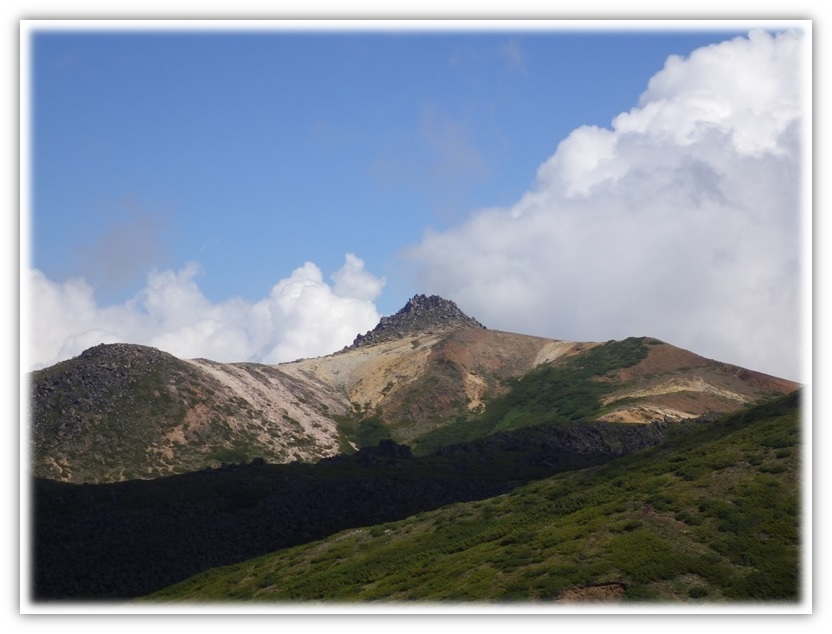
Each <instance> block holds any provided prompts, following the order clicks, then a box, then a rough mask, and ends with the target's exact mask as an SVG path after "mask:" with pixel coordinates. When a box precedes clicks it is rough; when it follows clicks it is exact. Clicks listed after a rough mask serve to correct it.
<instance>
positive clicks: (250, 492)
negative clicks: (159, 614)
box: [32, 423, 667, 601]
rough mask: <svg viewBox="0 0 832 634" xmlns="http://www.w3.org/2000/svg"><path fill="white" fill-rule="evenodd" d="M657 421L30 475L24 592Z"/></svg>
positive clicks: (571, 453) (492, 480) (539, 467)
mask: <svg viewBox="0 0 832 634" xmlns="http://www.w3.org/2000/svg"><path fill="white" fill-rule="evenodd" d="M666 427H667V426H666V425H665V424H663V423H661V424H660V423H657V424H653V425H647V426H632V425H616V424H606V423H559V424H553V425H540V426H537V427H528V428H524V429H521V430H514V431H511V432H504V433H500V434H495V435H493V436H490V437H488V438H483V439H480V440H477V441H475V442H472V443H463V444H458V445H454V446H450V447H445V448H443V449H442V450H441V451H438V452H436V453H434V454H432V455H429V456H424V457H413V456H412V455H411V452H410V449H409V448H408V447H406V446H404V445H398V444H396V443H394V442H392V441H389V440H385V441H382V442H381V443H379V445H378V446H376V447H372V448H365V449H362V450H361V451H359V452H358V453H357V454H354V455H352V456H337V457H334V458H330V459H326V460H322V461H320V462H318V463H316V464H301V463H294V464H290V465H268V464H265V463H263V462H262V461H260V460H257V461H254V462H253V463H251V464H247V465H230V466H225V467H224V468H222V469H214V470H205V471H200V472H195V473H190V474H185V475H178V476H171V477H166V478H160V479H157V480H150V481H145V480H134V481H128V482H120V483H115V484H100V485H92V484H84V485H71V484H64V483H58V482H54V481H49V480H44V479H39V478H38V479H35V481H34V487H33V490H34V505H33V512H34V518H33V519H34V523H33V525H34V531H35V534H34V536H33V554H32V570H33V579H32V583H33V598H34V600H36V601H55V600H73V601H79V600H86V601H105V600H124V599H128V598H132V597H137V596H141V595H145V594H148V593H150V592H153V591H155V590H158V589H160V588H163V587H166V586H168V585H171V584H173V583H175V582H178V581H181V580H183V579H186V578H187V577H189V576H191V575H193V574H195V573H197V572H200V571H203V570H207V569H209V568H213V567H216V566H222V565H227V564H231V563H235V562H239V561H243V560H246V559H250V558H252V557H256V556H259V555H262V554H265V553H269V552H273V551H276V550H280V549H282V548H287V547H290V546H293V545H297V544H302V543H308V542H310V541H314V540H317V539H321V538H323V537H326V536H328V535H331V534H333V533H336V532H338V531H341V530H344V529H347V528H352V527H358V526H369V525H373V524H378V523H382V522H388V521H394V520H398V519H403V518H405V517H408V516H410V515H414V514H416V513H419V512H422V511H426V510H431V509H435V508H438V507H440V506H444V505H446V504H451V503H455V502H462V501H470V500H476V499H483V498H487V497H493V496H495V495H499V494H502V493H505V492H508V491H509V490H511V489H512V488H514V487H516V486H518V485H520V484H524V483H526V482H528V481H530V480H533V479H538V478H542V477H546V476H549V475H552V474H554V473H558V472H561V471H565V470H570V469H578V468H583V467H587V466H593V465H598V464H602V463H604V462H608V461H609V460H611V459H613V458H616V457H619V456H621V455H625V454H628V453H632V452H633V451H637V450H639V449H643V448H645V447H650V446H653V445H655V444H657V443H658V442H660V441H661V439H662V437H663V434H664V433H665V430H666Z"/></svg>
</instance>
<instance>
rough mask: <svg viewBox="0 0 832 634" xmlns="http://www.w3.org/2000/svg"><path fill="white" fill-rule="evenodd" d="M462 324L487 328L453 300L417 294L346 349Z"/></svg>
mask: <svg viewBox="0 0 832 634" xmlns="http://www.w3.org/2000/svg"><path fill="white" fill-rule="evenodd" d="M463 327H471V328H483V329H484V328H485V326H483V325H482V324H481V323H480V322H478V321H477V320H476V319H474V318H472V317H469V316H468V315H466V314H465V313H463V312H462V311H461V310H460V309H459V307H458V306H457V305H456V304H455V303H454V302H452V301H450V300H447V299H444V298H442V297H439V296H438V295H430V296H428V295H414V296H413V297H411V298H410V299H409V300H408V302H407V304H405V306H404V308H402V309H401V310H399V312H397V313H396V314H394V315H390V316H389V317H382V318H381V320H380V321H379V322H378V325H376V327H375V328H373V329H372V330H370V331H368V332H367V333H366V334H363V335H361V334H359V335H358V336H357V337H356V338H355V341H353V343H352V346H348V347H347V348H345V349H347V350H348V349H350V348H357V347H360V346H372V345H375V344H377V343H381V342H383V341H390V340H393V339H401V338H403V337H407V336H409V335H413V334H416V333H420V332H434V331H437V330H449V329H452V328H463Z"/></svg>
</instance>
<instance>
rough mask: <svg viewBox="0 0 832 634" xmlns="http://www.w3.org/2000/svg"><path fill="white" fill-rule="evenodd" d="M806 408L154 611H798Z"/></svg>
mask: <svg viewBox="0 0 832 634" xmlns="http://www.w3.org/2000/svg"><path fill="white" fill-rule="evenodd" d="M798 404H799V401H798V394H797V393H795V394H792V395H790V396H787V397H783V398H781V399H778V400H777V401H774V402H771V403H769V404H767V405H763V406H758V407H756V408H753V409H749V410H747V411H745V412H742V413H738V414H734V415H731V416H728V417H725V418H723V419H720V420H718V421H714V422H710V423H704V422H702V423H690V424H687V425H678V426H674V427H672V428H669V435H668V436H669V437H668V438H667V440H666V441H665V442H664V443H663V444H661V445H658V446H656V447H654V448H652V449H647V450H645V451H642V452H639V453H637V454H633V455H630V456H626V457H623V458H619V459H617V460H614V461H612V462H609V463H607V464H605V465H602V466H597V467H591V468H587V469H583V470H580V471H573V472H568V473H563V474H560V475H557V476H553V477H551V478H548V479H546V480H541V481H538V482H535V483H532V484H529V485H526V486H524V487H520V488H517V489H514V490H513V491H512V492H510V493H507V494H505V495H501V496H499V497H496V498H491V499H487V500H480V501H474V502H467V503H458V504H452V505H450V506H447V507H444V508H441V509H438V510H434V511H430V512H422V513H419V514H417V515H415V516H414V517H411V518H408V519H406V520H402V521H397V522H391V523H387V524H380V525H375V526H367V527H364V528H354V529H351V530H349V531H345V532H342V533H340V534H337V535H335V536H333V537H330V538H328V539H325V540H323V541H319V542H315V543H312V544H307V545H304V546H298V547H294V548H289V549H286V550H282V551H279V552H276V553H273V554H269V555H265V556H262V557H260V558H257V559H254V560H250V561H247V562H244V563H240V564H235V565H232V566H228V567H224V568H218V569H213V570H210V571H207V572H205V573H201V574H199V575H197V576H195V577H192V578H191V579H188V580H186V581H184V582H182V583H179V584H177V585H175V586H172V587H170V588H167V589H165V590H163V591H160V592H157V593H155V594H153V595H150V596H149V597H148V598H147V599H148V600H151V601H181V600H187V601H222V602H227V601H236V600H246V601H290V602H298V601H325V602H341V601H430V602H435V601H497V602H506V601H524V602H526V601H544V602H547V601H558V600H562V601H570V600H581V599H592V598H600V599H608V600H615V599H622V600H627V601H644V600H648V601H692V602H707V601H717V602H735V601H741V602H748V601H753V602H757V601H765V602H769V601H787V602H793V601H797V600H799V598H800V592H801V591H800V566H799V564H800V508H799V501H800V497H799V482H800V460H799V457H800V438H799V423H800V421H799V415H798Z"/></svg>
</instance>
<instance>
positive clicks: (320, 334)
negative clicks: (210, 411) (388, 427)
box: [28, 254, 384, 367]
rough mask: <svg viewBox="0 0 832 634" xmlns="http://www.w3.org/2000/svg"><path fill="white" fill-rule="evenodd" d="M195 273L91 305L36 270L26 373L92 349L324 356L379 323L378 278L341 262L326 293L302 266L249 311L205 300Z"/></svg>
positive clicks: (77, 288) (221, 356) (164, 277)
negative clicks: (118, 300)
mask: <svg viewBox="0 0 832 634" xmlns="http://www.w3.org/2000/svg"><path fill="white" fill-rule="evenodd" d="M198 273H199V269H198V267H197V266H196V265H194V264H190V265H188V266H186V267H184V268H183V269H182V270H180V271H176V272H175V271H161V272H153V273H151V274H150V275H149V276H148V280H147V285H146V287H145V288H144V289H143V290H142V291H141V292H140V293H138V294H137V295H136V296H135V297H134V298H132V299H130V300H129V301H127V302H125V303H123V304H117V305H113V306H99V305H98V304H97V303H96V300H95V297H94V291H93V288H92V287H91V286H90V285H89V284H88V283H87V282H86V281H84V280H83V279H74V280H69V281H66V282H64V283H60V284H59V283H56V282H53V281H51V280H49V279H48V278H47V277H46V276H45V275H44V274H43V273H41V272H40V271H38V270H32V271H31V272H30V277H29V289H28V290H29V296H30V299H31V306H32V310H31V316H32V318H31V321H32V327H31V331H30V340H31V346H30V349H29V354H30V359H29V361H30V364H31V365H32V367H44V366H48V365H52V364H54V363H56V362H58V361H61V360H64V359H68V358H70V357H73V356H76V355H78V354H80V353H81V352H83V351H84V350H85V349H87V348H89V347H91V346H93V345H97V344H99V343H116V342H127V343H139V344H144V345H150V346H153V347H156V348H160V349H162V350H165V351H167V352H170V353H172V354H174V355H176V356H178V357H181V358H195V357H206V358H209V359H213V360H215V361H255V362H264V363H279V362H282V361H291V360H293V359H295V358H299V357H312V356H320V355H323V354H329V353H331V352H335V351H336V350H338V349H340V348H342V347H343V346H345V345H348V344H350V343H352V340H353V338H354V337H355V335H356V334H358V333H360V332H366V331H367V330H369V329H370V328H372V327H374V326H375V325H376V323H377V322H378V320H379V314H378V312H377V311H376V308H375V305H374V303H373V302H374V300H375V298H376V297H377V295H378V294H379V293H380V292H381V288H382V287H383V285H384V280H383V279H380V278H377V277H375V276H373V275H372V274H371V273H369V272H368V271H366V270H365V269H364V263H363V262H362V261H361V260H360V259H359V258H357V257H355V256H354V255H352V254H347V256H346V259H345V263H344V265H343V266H342V267H341V268H340V269H339V270H338V271H336V272H335V273H334V274H333V276H332V277H333V279H334V280H335V285H334V287H333V286H330V285H329V284H327V283H326V282H325V281H324V279H323V275H322V273H321V271H320V269H319V268H318V267H317V266H316V265H315V264H313V263H311V262H307V263H305V264H304V265H303V266H302V267H300V268H298V269H296V270H295V271H293V272H292V274H291V275H290V276H289V277H288V278H286V279H283V280H281V281H279V282H278V283H277V284H276V285H275V286H274V288H272V290H271V293H270V294H269V296H268V297H266V298H264V299H262V300H260V301H259V302H256V303H254V304H251V303H248V302H245V301H243V300H241V299H238V298H234V299H230V300H227V301H225V302H221V303H216V304H214V303H212V302H210V301H209V300H208V299H207V298H206V297H205V296H204V295H203V293H202V291H201V290H200V289H199V286H198V284H197V280H196V278H197V275H198Z"/></svg>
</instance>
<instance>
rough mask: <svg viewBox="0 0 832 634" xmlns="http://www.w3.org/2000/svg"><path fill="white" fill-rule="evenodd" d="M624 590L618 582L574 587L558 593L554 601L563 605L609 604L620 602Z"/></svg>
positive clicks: (623, 586)
mask: <svg viewBox="0 0 832 634" xmlns="http://www.w3.org/2000/svg"><path fill="white" fill-rule="evenodd" d="M626 589H627V588H626V586H625V585H624V584H623V583H618V582H612V583H599V584H594V585H591V586H576V587H574V588H569V589H568V590H565V591H563V592H562V593H560V594H559V595H558V596H557V597H556V598H555V601H559V602H563V603H610V602H615V601H621V600H622V599H623V598H624V592H625V590H626Z"/></svg>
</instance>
